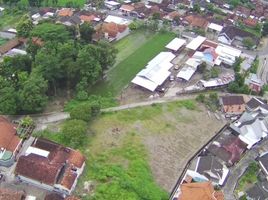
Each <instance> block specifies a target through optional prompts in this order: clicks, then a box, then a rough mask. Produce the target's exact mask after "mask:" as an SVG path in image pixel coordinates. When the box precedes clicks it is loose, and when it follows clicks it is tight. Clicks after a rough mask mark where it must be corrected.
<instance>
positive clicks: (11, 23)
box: [0, 9, 25, 30]
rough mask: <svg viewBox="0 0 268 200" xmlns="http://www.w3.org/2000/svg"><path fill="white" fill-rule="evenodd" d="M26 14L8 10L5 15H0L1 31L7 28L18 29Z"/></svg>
mask: <svg viewBox="0 0 268 200" xmlns="http://www.w3.org/2000/svg"><path fill="white" fill-rule="evenodd" d="M24 14H25V13H24V12H22V11H17V10H15V9H13V10H6V11H5V12H4V14H3V15H0V30H2V29H6V28H16V26H17V24H18V22H19V20H20V18H21V17H22V16H23V15H24Z"/></svg>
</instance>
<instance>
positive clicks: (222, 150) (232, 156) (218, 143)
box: [206, 129, 247, 166]
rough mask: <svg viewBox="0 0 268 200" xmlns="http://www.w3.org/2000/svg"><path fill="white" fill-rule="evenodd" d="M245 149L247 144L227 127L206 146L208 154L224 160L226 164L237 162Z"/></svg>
mask: <svg viewBox="0 0 268 200" xmlns="http://www.w3.org/2000/svg"><path fill="white" fill-rule="evenodd" d="M246 149H247V144H246V143H245V142H243V141H242V140H241V139H240V138H239V137H237V136H235V135H233V134H232V131H231V130H228V129H227V130H225V131H224V132H223V134H221V135H220V136H219V137H217V138H216V139H215V140H213V141H212V142H211V143H210V144H209V145H208V146H207V147H206V150H207V151H208V152H209V153H210V154H212V155H214V156H216V157H217V158H219V159H221V160H222V161H224V162H225V163H226V165H227V166H232V165H234V164H235V163H237V162H238V161H239V160H240V158H241V156H242V154H243V153H244V152H245V151H246Z"/></svg>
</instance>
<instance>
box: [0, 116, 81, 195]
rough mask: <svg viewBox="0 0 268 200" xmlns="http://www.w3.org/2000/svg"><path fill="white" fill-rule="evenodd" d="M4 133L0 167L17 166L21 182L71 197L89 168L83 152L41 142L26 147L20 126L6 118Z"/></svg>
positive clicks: (1, 121)
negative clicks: (79, 180) (86, 168)
mask: <svg viewBox="0 0 268 200" xmlns="http://www.w3.org/2000/svg"><path fill="white" fill-rule="evenodd" d="M0 130H1V134H0V136H1V137H0V149H1V152H0V167H6V168H10V167H12V166H14V165H15V170H14V175H15V179H16V180H17V181H20V182H23V183H28V184H30V185H33V186H36V187H38V188H41V189H44V190H47V191H50V192H55V193H58V194H60V195H61V196H65V197H66V196H69V195H71V193H72V192H73V190H74V189H75V186H76V184H77V180H78V178H79V176H80V175H81V174H82V172H83V170H84V167H85V157H84V156H83V155H82V154H81V153H80V152H79V151H77V150H74V149H71V148H69V147H64V146H62V145H60V144H57V143H54V142H52V141H49V140H45V139H41V138H34V140H33V141H32V142H31V144H30V145H29V146H26V147H25V146H23V143H24V140H23V139H22V138H21V137H20V135H19V132H18V131H17V125H16V124H13V123H11V122H9V121H8V120H7V119H6V118H4V117H1V118H0ZM27 142H28V141H27ZM0 193H1V192H0ZM7 193H8V192H7ZM1 195H3V194H2V193H1V194H0V197H1ZM22 195H25V194H24V193H22ZM0 199H1V198H0ZM18 199H19V198H18Z"/></svg>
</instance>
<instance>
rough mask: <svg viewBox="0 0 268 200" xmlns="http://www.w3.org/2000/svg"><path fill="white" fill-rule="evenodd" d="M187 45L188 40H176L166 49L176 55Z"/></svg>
mask: <svg viewBox="0 0 268 200" xmlns="http://www.w3.org/2000/svg"><path fill="white" fill-rule="evenodd" d="M185 44H186V40H184V39H180V38H174V39H173V40H172V41H171V42H170V43H168V44H167V45H166V48H167V49H169V50H171V51H172V52H173V53H176V52H177V51H179V50H180V49H182V48H183V47H184V46H185Z"/></svg>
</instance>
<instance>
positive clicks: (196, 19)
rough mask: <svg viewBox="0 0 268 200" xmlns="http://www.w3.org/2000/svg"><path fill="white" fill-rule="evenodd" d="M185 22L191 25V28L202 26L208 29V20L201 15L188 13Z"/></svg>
mask: <svg viewBox="0 0 268 200" xmlns="http://www.w3.org/2000/svg"><path fill="white" fill-rule="evenodd" d="M183 24H185V25H188V26H190V27H191V28H201V29H204V30H206V29H207V26H208V24H209V22H208V20H207V19H206V18H204V17H202V16H199V15H188V16H186V17H184V19H183Z"/></svg>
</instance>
